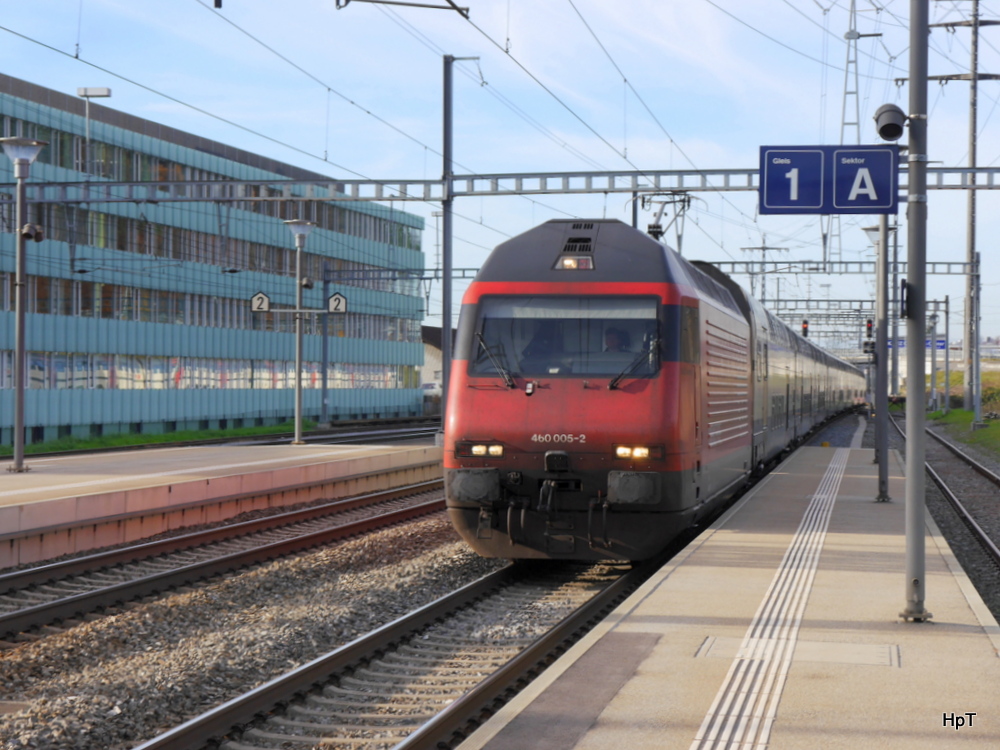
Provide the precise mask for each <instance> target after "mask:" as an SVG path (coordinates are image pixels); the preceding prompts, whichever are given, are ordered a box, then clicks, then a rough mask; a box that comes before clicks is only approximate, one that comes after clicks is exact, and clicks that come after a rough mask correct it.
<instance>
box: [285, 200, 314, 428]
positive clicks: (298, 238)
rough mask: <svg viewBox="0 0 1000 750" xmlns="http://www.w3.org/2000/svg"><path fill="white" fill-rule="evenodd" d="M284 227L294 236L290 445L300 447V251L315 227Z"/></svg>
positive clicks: (297, 222)
mask: <svg viewBox="0 0 1000 750" xmlns="http://www.w3.org/2000/svg"><path fill="white" fill-rule="evenodd" d="M285 225H286V226H287V227H288V228H289V229H291V230H292V234H293V235H295V439H294V440H292V445H302V444H303V442H304V441H303V440H302V250H303V249H304V248H305V246H306V237H308V236H309V232H311V231H312V229H313V227H314V226H316V225H315V224H314V223H313V222H311V221H306V220H305V219H290V220H288V221H286V222H285Z"/></svg>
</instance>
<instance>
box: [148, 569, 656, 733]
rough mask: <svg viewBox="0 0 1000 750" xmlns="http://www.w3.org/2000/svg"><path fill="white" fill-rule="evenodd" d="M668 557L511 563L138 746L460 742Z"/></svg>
mask: <svg viewBox="0 0 1000 750" xmlns="http://www.w3.org/2000/svg"><path fill="white" fill-rule="evenodd" d="M662 563H663V558H660V559H658V560H655V561H651V562H649V563H646V564H644V565H642V566H638V567H636V568H633V569H631V570H627V572H623V570H624V569H623V568H621V567H613V566H606V565H597V566H589V567H587V568H581V567H580V566H579V565H575V566H574V565H569V564H559V565H555V564H552V563H549V564H548V565H544V566H539V565H533V566H529V565H524V564H519V565H511V566H508V567H506V568H504V569H502V570H500V571H498V572H496V573H494V574H492V575H490V576H487V577H485V578H483V579H480V580H479V581H476V582H475V583H472V584H470V585H468V586H466V587H464V588H462V589H460V590H458V591H456V592H454V593H452V594H450V595H448V596H445V597H443V598H441V599H438V600H437V601H435V602H433V603H431V604H429V605H427V606H425V607H423V608H421V609H418V610H416V611H415V612H412V613H411V614H409V615H406V616H405V617H402V618H400V619H398V620H396V621H394V622H392V623H389V624H387V625H385V626H384V627H382V628H379V629H377V630H375V631H373V632H372V633H370V634H369V635H367V636H364V637H362V638H359V639H357V640H355V641H353V642H351V643H349V644H347V645H345V646H343V647H341V648H338V649H336V650H335V651H332V652H330V653H329V654H326V655H325V656H322V657H320V658H318V659H315V660H313V661H312V662H310V663H308V664H305V665H303V666H302V667H300V668H298V669H296V670H294V671H292V672H289V673H288V674H286V675H284V676H282V677H279V678H277V679H275V680H272V681H271V682H268V683H266V684H264V685H262V686H260V687H259V688H257V689H255V690H251V691H250V692H248V693H246V694H245V695H243V696H241V697H238V698H236V699H234V700H231V701H229V702H227V703H225V704H223V705H221V706H219V707H217V708H216V709H213V710H211V711H209V712H207V713H205V714H203V715H201V716H199V717H197V718H195V719H193V720H191V721H189V722H187V723H185V724H183V725H181V726H179V727H177V728H175V729H173V730H171V731H169V732H166V733H165V734H162V735H160V736H159V737H156V738H154V739H152V740H150V741H148V742H146V743H143V744H142V745H140V746H138V747H137V748H136V750H181V749H182V748H183V749H184V750H190V749H191V748H199V747H207V746H210V747H219V748H220V750H250V749H251V748H253V749H254V750H259V749H260V748H294V747H313V746H317V745H321V746H323V747H326V748H330V750H339V749H342V748H343V749H346V748H350V749H351V750H367V749H369V748H371V749H374V748H388V747H395V748H398V749H399V750H404V749H405V750H418V749H419V750H424V749H429V748H438V747H443V746H451V745H452V744H454V743H455V742H457V741H460V740H461V739H462V738H463V737H464V736H466V735H467V733H468V732H470V731H472V730H473V729H474V728H475V727H476V726H477V724H478V723H479V722H481V721H482V720H484V719H485V718H486V717H488V716H489V715H490V714H491V713H492V712H493V711H495V709H496V708H497V707H498V706H499V705H502V703H503V702H505V700H506V698H508V697H509V696H510V695H512V694H513V693H515V692H517V690H518V689H520V686H522V685H523V684H525V683H527V682H528V681H530V679H532V677H533V676H534V675H535V674H537V673H538V672H539V671H541V669H542V668H544V666H546V665H547V663H548V662H550V661H551V660H552V659H553V658H554V657H555V655H557V654H559V653H561V651H562V650H565V648H566V647H567V646H568V644H570V643H572V642H573V641H574V640H576V638H578V637H579V636H580V635H581V634H582V632H585V630H586V629H589V627H591V626H592V625H593V624H594V623H595V622H596V621H597V620H599V619H600V618H601V617H603V616H604V614H605V613H606V612H607V611H609V610H610V609H611V608H612V607H614V606H616V605H617V604H618V603H619V602H620V601H622V600H623V599H624V598H625V597H626V596H627V595H628V594H629V593H631V591H633V590H634V589H635V588H636V587H637V586H638V585H639V584H640V583H641V582H642V581H644V580H645V579H646V578H647V577H648V576H649V575H650V574H651V573H652V572H653V571H654V570H656V569H657V567H659V565H662ZM261 717H264V718H261Z"/></svg>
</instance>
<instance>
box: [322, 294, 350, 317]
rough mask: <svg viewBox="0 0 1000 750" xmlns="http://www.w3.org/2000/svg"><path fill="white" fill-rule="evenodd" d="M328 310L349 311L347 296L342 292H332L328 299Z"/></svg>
mask: <svg viewBox="0 0 1000 750" xmlns="http://www.w3.org/2000/svg"><path fill="white" fill-rule="evenodd" d="M326 311H327V312H329V313H340V314H342V313H346V312H347V297H345V296H344V295H343V294H341V293H340V292H337V293H336V294H331V295H330V297H329V298H328V299H327V301H326Z"/></svg>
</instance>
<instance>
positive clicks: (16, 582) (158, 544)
mask: <svg viewBox="0 0 1000 750" xmlns="http://www.w3.org/2000/svg"><path fill="white" fill-rule="evenodd" d="M443 484H444V482H443V481H442V480H440V479H435V480H432V481H430V482H419V483H417V484H411V485H407V486H405V487H396V488H394V489H391V490H383V491H381V492H372V493H369V494H367V495H359V496H357V497H350V498H346V499H344V500H335V501H333V502H330V503H323V504H322V505H313V506H310V507H308V508H300V509H299V510H292V511H288V512H286V513H277V514H274V515H271V516H264V517H263V518H257V519H254V520H252V521H243V522H241V523H235V524H227V525H223V526H219V527H216V528H214V529H204V530H201V531H195V532H192V533H190V534H183V535H181V536H175V537H170V538H169V539H160V540H158V541H155V542H144V543H142V544H134V545H131V546H129V547H121V548H119V549H114V550H108V551H106V552H98V553H96V554H92V555H86V556H84V557H74V558H72V559H70V560H63V561H61V562H55V563H49V564H47V565H39V566H38V567H35V568H25V569H23V570H14V571H11V572H8V573H3V574H0V595H2V594H5V593H8V592H10V591H12V590H15V589H20V588H26V587H28V586H31V585H38V584H45V583H53V582H55V581H57V580H59V579H60V578H65V577H67V576H71V575H80V574H81V573H86V572H88V571H92V570H97V569H100V568H107V567H111V566H113V565H121V564H122V563H133V562H138V561H140V560H145V559H147V558H150V557H156V556H157V555H165V554H169V553H171V552H178V551H180V550H184V549H191V548H192V547H200V546H203V545H205V544H211V543H213V542H219V541H223V540H227V539H233V538H235V537H239V536H244V535H246V534H254V533H256V532H258V531H264V530H265V529H272V528H278V527H280V526H287V525H289V524H293V523H300V522H302V521H308V520H310V519H313V518H321V517H323V516H327V515H331V514H333V513H342V512H343V511H347V510H353V509H355V508H362V507H364V506H366V505H373V504H375V503H379V502H383V501H386V500H394V499H396V498H398V497H405V496H406V495H415V494H418V493H420V492H428V491H430V490H434V489H438V488H440V487H442V486H443Z"/></svg>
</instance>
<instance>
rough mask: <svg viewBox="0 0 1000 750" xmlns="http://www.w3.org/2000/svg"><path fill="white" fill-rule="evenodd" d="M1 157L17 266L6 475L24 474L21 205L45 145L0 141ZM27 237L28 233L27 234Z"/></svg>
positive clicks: (21, 140) (23, 212) (25, 218)
mask: <svg viewBox="0 0 1000 750" xmlns="http://www.w3.org/2000/svg"><path fill="white" fill-rule="evenodd" d="M0 144H3V150H4V153H5V154H7V156H8V157H9V158H10V160H11V161H12V162H13V163H14V179H15V180H17V207H16V209H15V210H16V212H17V217H16V218H15V220H14V228H15V230H16V231H15V233H14V237H15V242H16V245H17V261H16V263H17V266H16V271H15V277H14V320H15V324H14V463H13V464H12V465H11V466H9V467H8V468H7V470H8V471H27V469H26V468H25V466H24V374H25V367H24V308H25V302H26V300H25V295H24V291H25V289H24V287H25V280H24V275H25V274H24V265H25V258H24V241H25V234H24V230H25V225H26V224H27V223H28V216H27V213H28V210H27V209H28V206H27V202H26V201H25V195H24V183H25V180H27V179H28V174H29V172H30V171H31V162H33V161H34V160H35V159H36V158H37V157H38V154H39V153H41V150H42V149H43V148H45V147H46V146H47V145H49V144H48V143H47V142H46V141H35V140H32V139H31V138H0ZM29 233H31V232H29Z"/></svg>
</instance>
